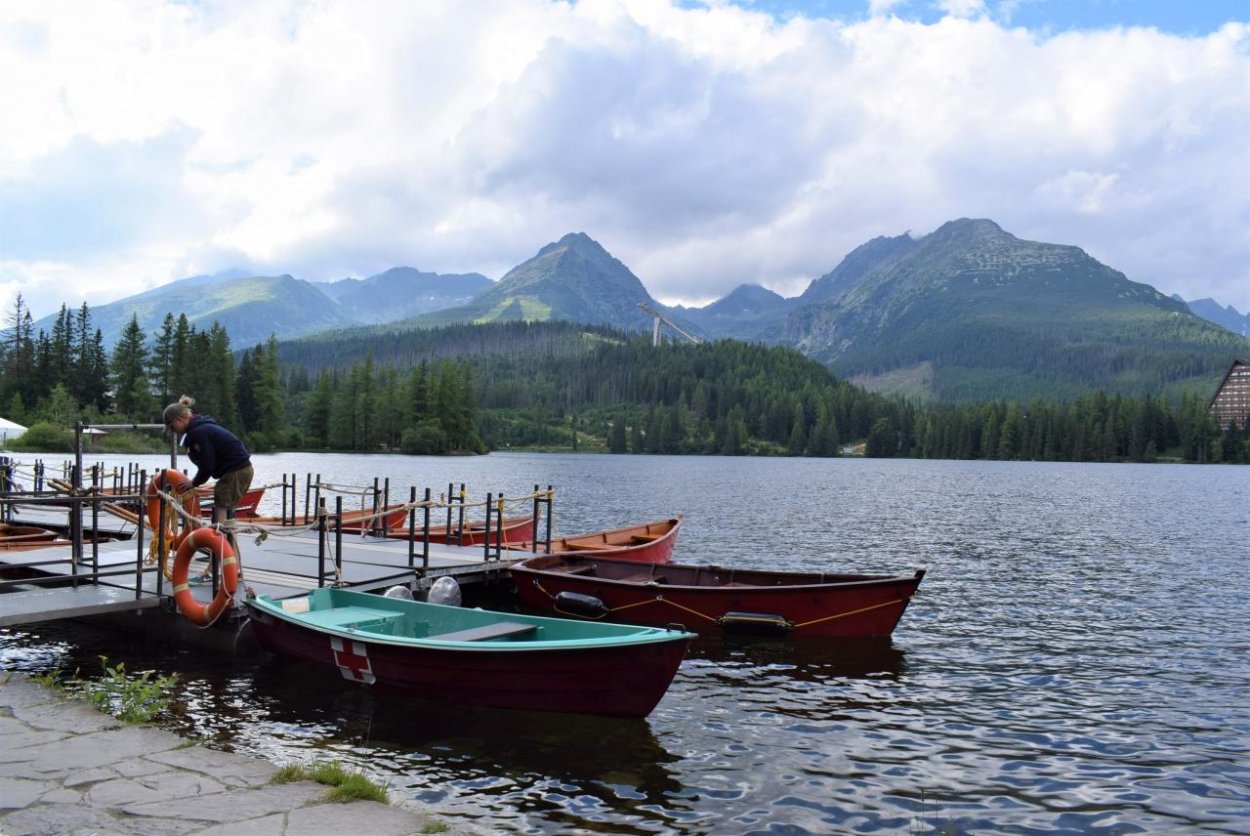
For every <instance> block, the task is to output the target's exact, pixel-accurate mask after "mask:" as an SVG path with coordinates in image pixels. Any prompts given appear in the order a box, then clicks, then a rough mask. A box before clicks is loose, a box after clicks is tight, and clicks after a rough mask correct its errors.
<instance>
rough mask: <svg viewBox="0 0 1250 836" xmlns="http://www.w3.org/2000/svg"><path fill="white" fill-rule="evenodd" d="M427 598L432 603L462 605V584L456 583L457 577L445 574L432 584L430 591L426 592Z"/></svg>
mask: <svg viewBox="0 0 1250 836" xmlns="http://www.w3.org/2000/svg"><path fill="white" fill-rule="evenodd" d="M425 600H426V601H428V602H429V603H431V604H446V605H447V606H449V607H458V606H460V601H461V596H460V584H458V583H456V579H455V578H453V577H451V576H449V575H444V576H443V577H441V578H439V579H438V580H436V581H434V583H433V584H432V585H431V586H430V591H429V592H428V593H426V596H425Z"/></svg>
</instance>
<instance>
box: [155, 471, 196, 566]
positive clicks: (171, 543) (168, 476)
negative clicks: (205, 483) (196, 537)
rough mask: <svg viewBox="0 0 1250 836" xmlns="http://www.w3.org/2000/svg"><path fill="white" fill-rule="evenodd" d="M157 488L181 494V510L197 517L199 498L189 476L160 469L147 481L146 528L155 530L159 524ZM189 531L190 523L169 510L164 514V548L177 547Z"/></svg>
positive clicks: (159, 498)
mask: <svg viewBox="0 0 1250 836" xmlns="http://www.w3.org/2000/svg"><path fill="white" fill-rule="evenodd" d="M158 490H163V491H165V492H166V493H170V492H173V493H180V494H182V510H184V511H186V512H187V513H188V514H190V515H192V516H193V517H196V518H197V519H198V518H199V516H200V498H199V496H197V495H196V493H195V489H194V486H193V485H192V484H191V477H189V476H187V474H185V473H183V472H181V471H179V470H162V471H161V472H159V473H157V474H156V475H155V476H153V477H152V481H151V482H148V489H147V492H146V494H145V496H146V497H147V500H146V503H145V506H146V510H147V517H148V528H150V529H152V531H156V530H157V529H158V528H159V526H160V524H161V496H160V494H158V493H157V491H158ZM179 523H181V525H180V524H179ZM190 533H191V524H190V523H189V522H187V521H186V520H180V519H179V518H178V515H177V514H175V513H172V512H169V513H166V514H165V536H164V538H163V539H164V541H165V548H166V549H173V548H177V547H178V546H179V545H181V543H182V541H183V540H184V539H186V536H187V535H188V534H190Z"/></svg>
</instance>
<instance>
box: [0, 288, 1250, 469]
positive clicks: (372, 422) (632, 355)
mask: <svg viewBox="0 0 1250 836" xmlns="http://www.w3.org/2000/svg"><path fill="white" fill-rule="evenodd" d="M4 325H5V328H4V330H3V331H0V409H3V410H4V414H5V415H6V417H8V418H10V419H12V420H15V421H18V422H19V423H26V424H30V423H32V422H37V421H43V422H47V423H50V424H55V425H60V426H67V425H69V424H72V423H73V422H74V421H76V420H86V421H88V422H97V423H126V422H134V423H154V422H157V421H159V415H160V410H161V408H162V407H163V406H164V404H166V403H168V402H170V401H172V400H174V399H175V398H177V397H178V395H180V394H182V393H184V392H185V393H189V394H192V395H194V396H195V397H196V399H197V409H199V410H203V411H205V412H209V413H211V414H212V415H214V416H215V417H216V418H217V419H218V420H219V421H221V422H222V423H223V424H225V425H227V426H230V427H232V428H234V429H236V431H238V432H240V434H241V435H242V436H243V437H244V439H245V440H246V441H247V443H248V444H249V445H250V446H251V447H252V448H253V449H255V450H257V451H266V450H280V449H317V450H340V451H380V450H385V451H401V452H405V453H414V454H454V453H483V452H486V450H487V449H505V448H522V449H570V450H601V451H605V452H611V453H617V454H630V453H650V454H687V455H769V456H808V457H832V456H838V455H844V454H847V453H848V452H853V454H855V455H865V456H871V457H886V458H891V457H914V458H933V459H994V460H1009V461H1078V462H1082V461H1088V462H1119V461H1136V462H1150V461H1158V460H1163V459H1168V460H1181V461H1191V462H1240V463H1250V432H1248V431H1247V429H1246V428H1244V427H1237V426H1233V427H1230V428H1228V429H1226V430H1221V429H1220V427H1219V425H1218V423H1217V422H1216V419H1215V417H1214V416H1213V415H1212V414H1211V413H1210V411H1209V410H1208V409H1207V403H1206V401H1205V400H1203V399H1202V398H1199V397H1197V396H1195V395H1191V394H1185V395H1181V396H1179V397H1176V398H1170V397H1155V396H1145V397H1140V398H1138V397H1127V396H1120V395H1111V396H1108V395H1105V394H1102V393H1097V394H1093V395H1089V396H1085V397H1079V398H1076V399H1073V400H1070V401H1064V402H1059V401H1046V400H1041V399H1034V400H1031V401H1029V402H1027V403H1021V402H1006V401H1004V402H995V403H972V404H964V403H960V404H938V405H931V406H926V407H920V406H917V405H915V404H912V403H909V402H905V401H902V400H899V399H891V398H886V397H883V396H880V395H876V394H873V393H870V392H865V391H863V390H861V389H859V388H857V387H855V386H852V385H851V384H849V383H848V382H846V381H845V380H841V379H838V378H836V377H835V376H834V375H832V374H831V373H830V372H829V370H828V369H827V368H825V367H824V366H822V365H820V364H819V363H817V362H815V361H813V360H810V359H808V358H805V357H803V356H802V355H800V354H798V353H797V352H794V351H791V350H789V349H783V348H777V347H765V346H760V345H754V344H748V343H742V342H737V341H733V340H719V341H716V342H712V343H704V344H702V345H697V346H696V345H666V346H661V347H655V346H652V345H651V341H650V340H649V339H648V338H646V337H645V336H642V335H633V334H626V333H622V332H618V331H612V330H610V329H606V328H594V327H588V326H581V325H575V324H572V323H520V322H513V323H501V324H493V325H487V326H471V325H455V326H446V327H443V328H439V329H434V330H431V331H420V332H403V333H396V332H387V333H383V334H378V335H376V336H375V337H373V338H370V337H369V336H367V335H366V336H353V337H351V338H349V339H347V340H343V341H339V342H329V341H316V340H308V341H299V342H297V343H285V344H282V345H279V344H278V342H277V341H276V339H274V338H272V337H271V338H270V339H269V341H268V342H266V343H265V344H263V345H257V346H255V347H253V348H250V349H244V350H242V351H239V352H234V351H232V350H231V346H230V338H229V335H228V334H227V333H226V332H225V330H224V329H223V328H222V327H221V326H220V325H218V324H217V323H214V324H213V325H212V326H211V327H210V328H209V329H208V330H199V329H197V328H196V327H195V326H193V325H191V324H190V323H189V322H188V321H187V318H186V317H185V316H179V317H174V316H173V315H167V316H166V317H165V319H164V321H163V323H162V325H161V328H160V329H159V331H157V332H156V333H155V334H154V335H151V338H150V339H149V335H147V334H145V333H144V332H143V329H142V328H141V327H140V326H139V323H138V319H137V317H132V319H131V321H130V322H129V323H128V324H127V325H126V327H125V328H124V329H123V332H122V334H121V337H120V339H119V340H118V343H117V345H116V346H115V347H114V348H113V351H112V354H111V355H106V353H105V351H104V348H103V345H102V342H101V339H100V331H99V330H98V329H93V328H92V327H91V316H90V310H89V309H88V307H87V305H86V304H85V303H84V304H83V305H82V306H81V307H80V308H79V309H78V310H77V311H75V312H71V311H69V310H68V309H67V308H65V307H64V306H63V307H62V308H61V312H60V314H59V315H58V316H57V317H56V319H55V320H54V325H53V328H52V333H51V334H45V333H44V332H42V331H41V332H40V333H39V334H38V335H35V334H33V333H32V326H31V317H30V313H29V311H28V310H27V309H26V306H25V303H24V301H23V299H22V297H21V295H20V294H19V295H18V297H17V300H16V302H15V305H14V308H13V309H12V310H11V311H10V312H9V314H8V316H7V317H6V318H5V322H4Z"/></svg>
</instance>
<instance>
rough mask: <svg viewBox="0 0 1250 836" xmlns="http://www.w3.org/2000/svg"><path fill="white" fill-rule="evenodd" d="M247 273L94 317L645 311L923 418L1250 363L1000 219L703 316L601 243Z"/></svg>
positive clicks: (1227, 343) (1191, 321)
mask: <svg viewBox="0 0 1250 836" xmlns="http://www.w3.org/2000/svg"><path fill="white" fill-rule="evenodd" d="M243 272H244V271H224V272H223V273H220V274H215V275H213V276H192V277H188V278H186V279H182V280H179V281H176V282H173V283H171V284H169V285H165V286H163V287H162V288H156V289H153V290H149V291H145V292H144V293H141V294H137V295H136V296H133V297H129V298H128V299H124V300H121V301H119V302H116V303H111V304H110V305H105V306H102V307H100V308H96V309H93V310H92V315H93V317H94V318H95V323H94V324H95V325H96V326H97V327H100V329H101V331H102V333H103V334H105V335H106V343H111V342H113V341H115V336H113V335H116V334H119V333H120V331H121V329H122V328H123V327H124V326H125V325H126V324H127V323H128V322H129V320H130V317H131V316H132V315H137V316H139V318H140V325H141V327H143V328H144V329H145V331H147V332H148V333H155V332H156V331H157V330H158V329H159V327H160V322H161V320H162V319H163V317H164V315H165V313H167V312H171V313H174V314H175V315H177V314H180V313H181V314H186V315H187V316H188V320H189V321H191V323H192V324H193V325H195V326H196V327H199V328H207V327H208V326H209V325H210V324H211V323H212V322H214V321H216V322H219V323H220V324H221V325H222V326H223V327H224V328H225V329H226V330H227V332H228V333H229V334H230V337H231V341H232V345H233V346H234V347H235V348H236V349H242V348H246V347H250V346H251V345H255V344H258V343H260V342H263V341H265V340H266V339H268V338H269V336H270V335H271V334H273V335H275V336H277V337H278V338H279V339H281V340H286V339H293V338H301V339H316V338H317V335H318V334H320V335H326V334H332V333H338V332H347V333H349V334H355V335H361V336H362V337H363V338H365V339H368V338H369V337H368V335H369V334H379V333H382V332H385V333H387V334H396V333H402V332H404V331H406V330H410V329H424V328H431V327H438V326H441V325H447V324H452V323H485V322H507V321H548V320H566V321H570V322H575V323H584V324H587V325H601V326H606V327H609V328H616V329H622V330H627V331H637V330H644V329H648V328H650V327H651V325H652V321H653V320H652V317H651V315H650V314H649V313H648V312H646V311H645V310H644V309H643V306H644V305H645V306H649V307H651V308H653V309H655V310H659V311H661V312H662V313H664V314H665V315H666V316H668V317H669V318H670V319H671V320H672V321H673V322H675V323H676V324H678V326H679V327H680V328H682V329H684V330H686V331H689V332H692V333H696V334H698V335H699V336H701V337H704V338H734V339H739V340H746V341H753V342H761V343H765V344H770V345H780V346H786V347H791V348H795V349H797V350H799V351H800V352H802V353H804V354H805V355H807V356H809V357H812V358H814V359H817V360H819V361H820V362H822V363H825V364H826V365H827V366H828V367H829V368H830V369H831V370H832V371H834V372H835V373H836V374H839V375H841V376H843V377H846V378H848V379H853V380H855V381H856V382H858V383H860V384H861V385H863V386H865V387H867V388H871V389H876V390H879V391H890V392H893V393H896V394H900V395H904V396H907V397H911V398H917V399H921V400H927V399H937V400H964V399H976V398H981V399H985V398H991V399H994V398H1006V397H1031V396H1035V395H1038V394H1045V395H1047V396H1056V397H1071V396H1075V395H1078V394H1081V393H1084V392H1088V391H1092V390H1097V389H1107V390H1109V391H1124V392H1126V393H1139V392H1143V391H1155V390H1159V389H1160V388H1166V387H1168V386H1173V385H1182V386H1197V385H1200V382H1201V381H1205V380H1206V379H1207V377H1208V376H1209V375H1211V374H1214V373H1215V372H1216V371H1222V369H1224V368H1226V367H1227V363H1228V358H1229V356H1230V355H1233V356H1235V355H1238V354H1240V355H1250V340H1247V339H1246V338H1245V337H1244V336H1240V337H1239V336H1238V335H1237V334H1236V333H1234V332H1233V331H1230V330H1228V329H1227V328H1225V327H1220V326H1218V325H1214V324H1211V323H1210V322H1208V321H1207V320H1208V319H1209V318H1210V317H1208V318H1207V319H1204V318H1202V317H1200V316H1199V315H1198V313H1197V312H1196V311H1195V308H1196V309H1197V310H1207V309H1213V311H1214V313H1219V314H1225V313H1227V312H1225V311H1223V310H1222V309H1220V308H1219V306H1218V305H1217V304H1216V303H1211V304H1210V305H1204V304H1203V301H1204V300H1199V302H1196V303H1190V304H1187V303H1185V302H1184V300H1180V299H1179V298H1175V299H1174V298H1170V297H1167V296H1165V295H1163V294H1162V293H1160V292H1159V291H1157V290H1156V289H1154V288H1152V287H1150V286H1149V285H1146V284H1142V283H1138V282H1133V281H1131V280H1129V279H1128V278H1127V277H1126V276H1124V274H1123V273H1120V272H1119V271H1116V270H1114V269H1112V268H1111V267H1108V266H1106V265H1103V264H1101V263H1099V262H1098V261H1097V260H1095V259H1093V258H1092V257H1090V256H1089V255H1088V254H1087V253H1085V252H1084V251H1083V250H1081V249H1080V248H1079V247H1075V246H1072V245H1066V244H1049V243H1044V242H1036V241H1027V240H1024V239H1020V238H1017V237H1016V236H1014V235H1012V234H1010V233H1008V232H1006V231H1005V230H1003V229H1002V228H1001V227H1000V226H999V225H998V224H997V223H995V222H994V221H992V220H988V219H972V218H960V219H956V220H952V221H948V222H947V223H945V224H942V225H941V226H940V227H938V228H937V229H936V230H934V231H933V232H931V233H929V234H928V235H923V236H918V237H917V236H913V235H911V234H910V233H905V234H903V235H898V236H893V237H890V236H879V237H877V238H873V239H871V240H870V241H867V242H865V243H864V244H862V245H860V246H859V247H856V248H855V249H853V250H852V251H851V252H850V253H848V254H847V255H846V256H845V257H844V258H843V259H842V260H841V261H840V262H839V263H838V264H837V265H836V266H835V267H834V269H833V270H831V271H828V272H826V273H825V274H823V275H822V276H820V277H818V278H816V279H814V280H813V281H812V282H811V283H810V284H809V285H808V287H807V288H806V289H805V290H804V292H803V293H802V294H800V295H799V296H797V297H791V298H783V297H781V296H780V295H778V294H776V293H774V292H773V291H770V290H768V289H767V288H763V287H761V286H759V285H749V284H747V285H740V286H739V287H737V288H735V289H734V290H733V291H732V292H731V293H730V294H728V295H727V296H725V297H724V298H722V299H719V300H716V301H715V302H713V303H711V304H709V305H706V306H703V307H701V308H686V307H682V306H674V307H671V308H670V307H666V306H663V305H661V304H660V303H659V302H658V301H656V300H655V299H654V298H652V297H651V296H650V294H649V293H648V292H647V290H646V288H645V286H644V285H643V283H642V281H641V280H640V279H639V278H638V277H637V276H636V275H635V274H634V273H633V272H632V271H631V270H630V269H629V268H628V267H627V266H626V265H625V264H624V263H623V262H621V261H620V260H619V259H617V258H615V257H614V256H612V255H611V253H609V252H608V251H607V250H606V249H605V248H604V247H603V246H602V245H601V244H599V243H598V242H597V241H595V240H594V239H593V238H591V237H590V236H589V235H587V234H586V233H585V232H571V233H568V234H566V235H564V236H563V237H561V238H560V239H559V240H557V241H553V242H550V243H548V244H545V245H543V246H542V247H540V248H539V249H538V250H537V252H536V253H535V254H534V255H533V256H532V257H530V258H529V259H527V260H525V261H523V262H522V263H520V264H518V265H516V266H515V267H513V268H512V269H511V270H509V271H508V272H507V273H506V274H505V275H504V276H503V277H502V278H500V279H499V280H498V281H491V280H490V279H488V278H487V277H485V276H483V275H481V274H477V273H465V274H437V273H424V272H422V271H420V270H417V269H416V268H412V267H395V268H391V269H389V270H386V271H384V272H382V273H378V274H376V275H374V276H370V277H369V278H367V279H354V278H348V279H340V280H338V281H335V282H326V283H318V282H308V281H305V280H302V279H296V278H294V277H292V276H290V275H289V274H283V275H280V276H247V275H246V274H243V275H239V274H240V273H243ZM1228 311H1231V312H1232V314H1236V315H1237V316H1240V315H1239V314H1237V312H1236V311H1235V310H1234V309H1231V308H1229V309H1228ZM1214 313H1213V315H1214ZM51 320H52V317H48V318H45V319H44V320H40V321H39V322H38V323H36V328H37V329H38V328H39V327H40V326H41V325H43V324H44V323H46V322H50V321H51ZM1230 321H1231V322H1233V324H1237V323H1238V322H1240V320H1230ZM44 327H46V326H44Z"/></svg>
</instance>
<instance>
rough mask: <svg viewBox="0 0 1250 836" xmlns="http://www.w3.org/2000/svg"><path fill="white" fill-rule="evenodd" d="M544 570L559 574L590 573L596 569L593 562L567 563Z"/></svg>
mask: <svg viewBox="0 0 1250 836" xmlns="http://www.w3.org/2000/svg"><path fill="white" fill-rule="evenodd" d="M543 571H544V572H552V573H554V574H557V575H589V574H590V573H591V572H593V571H595V566H594V564H593V563H581V564H567V563H566V564H562V565H559V566H552V567H551V568H550V569H544V570H543Z"/></svg>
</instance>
